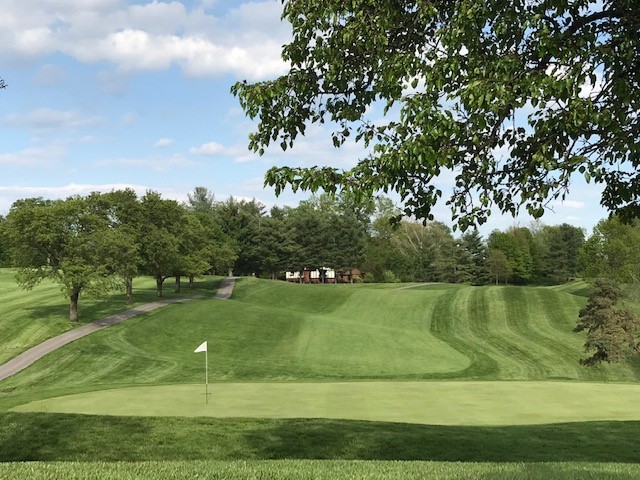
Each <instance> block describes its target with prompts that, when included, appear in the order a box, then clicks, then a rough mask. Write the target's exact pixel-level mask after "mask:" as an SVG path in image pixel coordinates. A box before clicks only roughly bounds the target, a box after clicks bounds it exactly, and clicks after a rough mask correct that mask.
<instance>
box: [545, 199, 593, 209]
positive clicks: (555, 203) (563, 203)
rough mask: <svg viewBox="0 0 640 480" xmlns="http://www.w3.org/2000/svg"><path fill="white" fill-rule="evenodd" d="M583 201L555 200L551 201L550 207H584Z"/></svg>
mask: <svg viewBox="0 0 640 480" xmlns="http://www.w3.org/2000/svg"><path fill="white" fill-rule="evenodd" d="M584 205H585V203H584V202H582V201H580V200H555V201H553V202H551V206H552V207H566V208H573V209H581V208H584Z"/></svg>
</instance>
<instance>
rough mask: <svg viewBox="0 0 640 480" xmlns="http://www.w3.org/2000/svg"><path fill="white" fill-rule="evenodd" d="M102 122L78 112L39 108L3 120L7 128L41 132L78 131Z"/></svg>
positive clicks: (13, 114)
mask: <svg viewBox="0 0 640 480" xmlns="http://www.w3.org/2000/svg"><path fill="white" fill-rule="evenodd" d="M102 122H103V120H102V118H101V117H98V116H84V115H82V114H80V113H78V112H70V111H63V110H53V109H50V108H39V109H37V110H33V111H31V112H29V113H26V114H20V113H10V114H8V115H6V116H5V117H4V120H3V123H4V124H5V125H6V126H8V127H26V128H30V129H33V130H37V131H41V132H42V131H51V130H61V129H65V128H68V129H74V130H79V129H84V128H90V127H94V126H96V125H100V124H101V123H102Z"/></svg>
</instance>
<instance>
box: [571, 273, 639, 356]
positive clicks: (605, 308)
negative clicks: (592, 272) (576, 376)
mask: <svg viewBox="0 0 640 480" xmlns="http://www.w3.org/2000/svg"><path fill="white" fill-rule="evenodd" d="M622 297H623V293H622V290H621V289H620V288H619V287H618V285H617V284H616V283H615V282H613V281H611V280H605V279H598V280H597V281H596V282H595V284H594V286H593V288H592V289H591V293H590V295H589V301H588V302H587V305H586V306H585V307H584V308H582V309H581V310H580V313H579V318H578V324H577V325H576V327H575V328H574V329H573V331H574V332H581V331H583V330H587V340H586V342H585V345H584V347H585V351H586V352H593V353H592V354H591V356H589V357H587V358H584V359H582V360H580V363H582V364H583V365H597V364H598V363H600V362H620V361H623V360H624V359H626V358H627V357H628V356H629V355H630V354H635V355H637V354H638V353H640V343H639V342H638V335H639V334H640V319H638V317H637V316H636V315H635V314H634V313H633V312H632V311H631V310H629V309H625V308H616V304H617V303H618V302H619V301H620V300H621V299H622Z"/></svg>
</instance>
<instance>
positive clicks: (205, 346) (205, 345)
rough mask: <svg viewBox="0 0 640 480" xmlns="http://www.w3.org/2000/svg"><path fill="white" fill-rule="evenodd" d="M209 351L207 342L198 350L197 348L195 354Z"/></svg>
mask: <svg viewBox="0 0 640 480" xmlns="http://www.w3.org/2000/svg"><path fill="white" fill-rule="evenodd" d="M206 351H207V342H202V345H200V346H199V347H198V348H196V349H195V350H194V351H193V353H198V352H206Z"/></svg>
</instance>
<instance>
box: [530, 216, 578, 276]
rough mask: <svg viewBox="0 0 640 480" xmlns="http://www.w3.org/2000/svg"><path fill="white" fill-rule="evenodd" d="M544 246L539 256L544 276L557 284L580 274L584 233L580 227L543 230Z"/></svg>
mask: <svg viewBox="0 0 640 480" xmlns="http://www.w3.org/2000/svg"><path fill="white" fill-rule="evenodd" d="M541 236H542V238H543V242H544V244H543V245H542V246H541V247H542V248H541V250H542V251H540V252H539V253H540V254H541V255H539V256H540V257H542V258H541V264H542V265H543V270H544V274H545V275H546V276H548V277H549V278H550V279H551V280H553V281H554V282H556V283H563V282H566V281H567V280H569V279H570V278H571V277H575V276H577V275H578V273H579V272H580V261H579V258H580V250H581V248H582V246H583V244H584V232H583V231H582V229H580V228H578V227H574V226H572V225H568V224H566V223H563V224H562V225H556V226H547V225H545V226H544V227H543V228H542V235H541Z"/></svg>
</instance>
